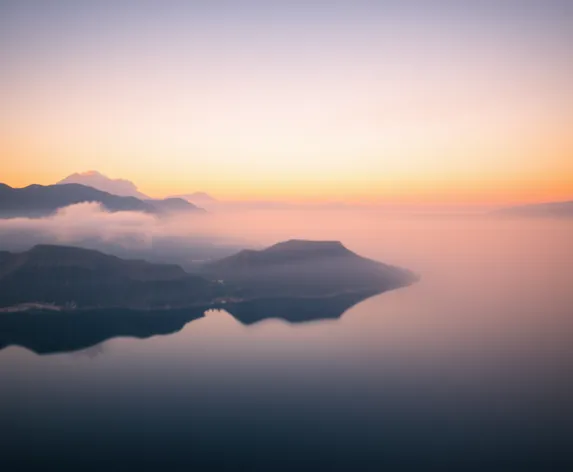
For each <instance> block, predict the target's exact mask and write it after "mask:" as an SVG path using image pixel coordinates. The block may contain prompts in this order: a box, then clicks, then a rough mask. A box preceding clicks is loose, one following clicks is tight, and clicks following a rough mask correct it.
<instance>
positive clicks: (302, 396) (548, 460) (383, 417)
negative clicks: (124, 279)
mask: <svg viewBox="0 0 573 472" xmlns="http://www.w3.org/2000/svg"><path fill="white" fill-rule="evenodd" d="M369 228H370V231H368V232H364V233H363V234H361V235H355V236H354V237H352V235H353V234H355V233H352V234H344V235H342V234H341V237H342V236H345V237H346V239H347V245H348V246H349V247H351V248H352V249H355V250H357V251H359V252H361V253H362V254H365V255H367V256H371V257H376V258H378V259H381V260H386V261H389V262H393V263H399V264H401V265H404V266H406V267H409V268H412V269H414V270H417V271H418V272H420V273H421V274H422V280H421V281H420V282H419V283H418V284H416V285H414V286H411V287H407V288H403V289H400V290H396V291H392V292H388V293H384V294H381V295H378V296H375V297H372V298H368V299H366V300H364V301H359V302H357V303H356V304H355V305H354V306H352V307H350V308H348V306H347V305H349V304H352V303H354V302H356V300H354V301H348V300H344V301H341V302H340V303H338V304H336V303H335V304H334V305H335V306H333V305H332V304H331V305H328V306H320V305H317V306H314V307H311V308H310V309H302V308H300V307H297V305H296V304H295V305H292V306H291V305H289V306H287V307H286V308H285V307H284V306H283V305H277V306H275V307H273V306H272V305H271V306H269V307H268V309H267V311H268V317H267V318H266V319H263V320H262V321H260V322H257V323H250V324H249V323H245V320H241V319H237V318H235V317H233V316H232V314H230V313H228V312H208V313H206V314H205V316H203V313H188V314H185V313H177V314H173V315H171V318H169V315H164V316H167V317H166V318H165V319H162V320H160V321H159V322H157V321H156V320H155V319H149V320H143V321H140V322H135V321H133V319H132V318H131V319H130V318H129V317H127V318H121V317H122V316H125V314H120V313H116V314H115V315H117V316H116V318H115V321H114V322H112V321H109V317H110V316H112V317H113V315H114V314H113V313H111V314H110V313H107V314H105V315H102V316H104V317H103V318H101V322H99V323H98V322H97V320H95V321H94V320H92V319H86V320H84V321H81V320H80V321H69V320H64V321H62V320H57V322H58V323H61V324H60V325H58V326H61V327H62V328H61V329H58V330H53V331H50V330H49V329H47V328H45V326H46V324H45V323H48V322H49V321H50V319H47V320H45V319H43V320H40V321H37V320H31V319H30V320H26V321H25V322H24V323H23V324H21V325H19V327H18V330H16V329H15V328H14V324H10V326H11V328H10V329H12V331H10V333H8V328H7V326H8V323H7V321H6V320H4V324H2V322H0V326H3V328H0V329H4V332H3V336H4V337H3V339H4V340H6V339H12V340H13V342H14V344H20V345H11V346H7V347H4V349H2V350H0V381H1V383H0V425H1V429H0V431H1V432H0V434H1V435H2V440H1V442H0V444H1V449H0V451H1V455H0V468H1V469H2V470H40V469H47V470H91V469H93V470H106V471H108V470H191V469H192V468H193V467H195V470H265V471H267V470H345V471H346V470H403V469H412V470H434V469H435V470H473V469H475V470H489V469H492V468H493V469H496V470H499V469H502V470H510V469H511V470H544V471H548V470H564V468H565V467H566V466H567V465H569V463H570V462H569V461H570V460H571V459H573V449H572V447H571V446H572V445H573V417H572V412H573V381H572V380H573V375H572V373H573V329H572V328H573V285H572V281H573V243H572V242H571V241H573V231H572V230H573V226H571V224H568V223H565V222H560V223H559V222H555V223H551V224H549V223H544V224H543V225H542V226H540V224H539V223H535V224H534V223H527V224H526V223H519V224H509V223H495V225H494V223H485V222H470V223H468V222H459V221H448V222H437V223H436V222H432V223H430V222H428V221H419V222H402V223H400V222H396V223H394V225H393V226H388V227H384V228H379V227H376V228H373V227H372V226H370V227H369ZM337 308H340V313H339V315H341V316H337V314H336V309H337ZM285 310H286V311H287V312H288V311H289V310H290V311H294V312H296V313H299V314H300V313H303V314H304V316H303V315H300V316H298V317H297V316H294V317H291V318H293V319H295V320H296V321H297V322H294V323H293V322H287V321H285V320H281V319H276V318H275V316H280V317H284V313H285ZM229 311H230V312H232V311H233V310H232V309H230V310H229ZM323 315H324V316H323ZM45 316H47V317H49V316H53V315H45ZM130 316H131V315H130ZM105 317H108V318H105ZM323 318H327V319H323ZM305 319H306V321H305ZM130 320H131V321H130ZM114 323H115V324H114ZM138 323H139V324H138ZM22 326H23V327H22ZM52 326H53V324H52ZM130 330H131V331H130ZM134 330H135V331H134ZM62 333H63V334H62ZM128 334H129V335H131V336H141V337H143V338H142V339H138V338H134V337H125V336H126V335H128ZM10 336H12V338H10ZM101 338H105V340H103V341H102V339H101ZM22 345H24V346H27V347H22ZM34 350H35V351H37V352H34Z"/></svg>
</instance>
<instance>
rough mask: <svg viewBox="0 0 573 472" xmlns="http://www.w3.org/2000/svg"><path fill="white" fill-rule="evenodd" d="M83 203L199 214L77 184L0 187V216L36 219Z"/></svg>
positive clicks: (167, 202) (175, 201)
mask: <svg viewBox="0 0 573 472" xmlns="http://www.w3.org/2000/svg"><path fill="white" fill-rule="evenodd" d="M84 202H97V203H100V204H101V205H102V206H103V207H104V208H105V209H106V210H108V211H110V212H117V211H137V212H144V213H151V214H157V215H165V214H170V213H177V212H201V211H203V210H202V209H201V208H199V207H197V206H195V205H193V204H192V203H189V202H188V201H186V200H183V199H181V198H168V199H164V200H151V199H148V200H141V199H139V198H135V197H125V196H119V195H113V194H111V193H108V192H104V191H101V190H98V189H96V188H93V187H88V186H86V185H81V184H61V185H30V186H28V187H24V188H13V187H10V186H8V185H6V184H0V217H1V218H14V217H28V218H39V217H43V216H48V215H51V214H53V213H54V212H56V211H57V210H58V209H59V208H63V207H66V206H69V205H74V204H77V203H84Z"/></svg>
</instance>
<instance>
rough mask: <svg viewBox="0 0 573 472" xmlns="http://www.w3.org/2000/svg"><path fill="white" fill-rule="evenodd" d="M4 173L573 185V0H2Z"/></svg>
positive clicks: (365, 193)
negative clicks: (82, 172)
mask: <svg viewBox="0 0 573 472" xmlns="http://www.w3.org/2000/svg"><path fill="white" fill-rule="evenodd" d="M0 64H1V65H0V67H1V73H0V160H1V165H0V181H2V182H5V183H7V184H9V185H12V186H16V187H20V186H25V185H29V184H32V183H40V184H51V183H55V182H56V181H58V180H60V179H62V178H64V177H65V176H67V175H69V174H72V173H74V172H79V171H87V170H91V169H96V170H98V171H100V172H102V173H104V174H106V175H109V176H110V177H114V178H126V179H130V180H132V181H134V182H136V183H137V184H138V187H139V189H140V190H141V191H142V192H144V193H147V194H150V195H153V196H166V195H170V194H181V193H190V192H194V191H207V192H209V193H211V194H213V195H215V196H216V197H218V198H223V199H239V200H240V199H267V200H292V201H348V202H364V203H378V202H391V203H401V202H404V203H432V204H435V203H457V202H459V203H476V204H483V203H495V204H509V203H511V204H513V203H520V202H524V203H525V202H535V201H550V200H563V199H573V126H572V124H573V1H569V0H559V1H557V0H539V1H529V0H521V1H517V0H497V1H490V0H481V1H477V0H476V1H470V0H468V1H464V0H458V1H453V0H452V1H446V0H441V1H433V0H420V1H410V0H401V1H397V0H396V1H365V0H354V1H336V0H330V1H315V0H306V1H300V0H290V1H284V2H282V1H271V2H269V1H241V0H232V1H224V0H209V1H170V0H162V1H149V0H139V1H125V0H114V1H108V0H100V1H97V2H78V1H55V0H38V1H28V0H0Z"/></svg>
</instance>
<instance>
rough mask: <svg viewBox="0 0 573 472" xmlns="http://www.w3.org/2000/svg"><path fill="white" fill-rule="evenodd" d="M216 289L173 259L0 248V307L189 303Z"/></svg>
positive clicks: (61, 249) (73, 250) (47, 248)
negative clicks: (167, 261)
mask: <svg viewBox="0 0 573 472" xmlns="http://www.w3.org/2000/svg"><path fill="white" fill-rule="evenodd" d="M217 295H220V294H219V291H218V286H217V284H213V283H211V282H209V281H207V280H206V279H204V278H202V277H199V276H196V275H190V274H187V273H186V272H185V271H184V270H183V269H182V268H181V267H179V266H177V265H169V264H152V263H149V262H145V261H141V260H124V259H120V258H118V257H115V256H109V255H106V254H103V253H101V252H98V251H92V250H88V249H80V248H75V247H66V246H51V245H39V246H35V247H34V248H32V249H30V250H29V251H26V252H22V253H7V252H1V253H0V307H7V306H13V305H18V304H22V303H46V304H50V303H52V304H55V305H57V306H62V305H74V306H77V307H78V308H96V307H97V308H105V307H124V308H140V309H148V308H153V307H166V306H188V305H193V304H196V303H200V302H201V303H202V302H207V301H210V300H212V299H213V297H215V296H217Z"/></svg>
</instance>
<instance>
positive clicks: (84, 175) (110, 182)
mask: <svg viewBox="0 0 573 472" xmlns="http://www.w3.org/2000/svg"><path fill="white" fill-rule="evenodd" d="M61 184H81V185H86V186H87V187H92V188H95V189H98V190H101V191H102V192H107V193H111V194H113V195H119V196H121V197H135V198H139V199H140V200H149V197H148V196H147V195H145V194H143V193H141V192H140V191H139V190H138V189H137V186H136V185H135V184H134V183H133V182H131V181H129V180H125V179H110V178H109V177H107V176H106V175H103V174H102V173H100V172H98V171H96V170H90V171H87V172H80V173H75V174H72V175H69V176H67V177H66V178H65V179H62V180H60V181H59V182H58V183H57V185H61Z"/></svg>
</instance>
